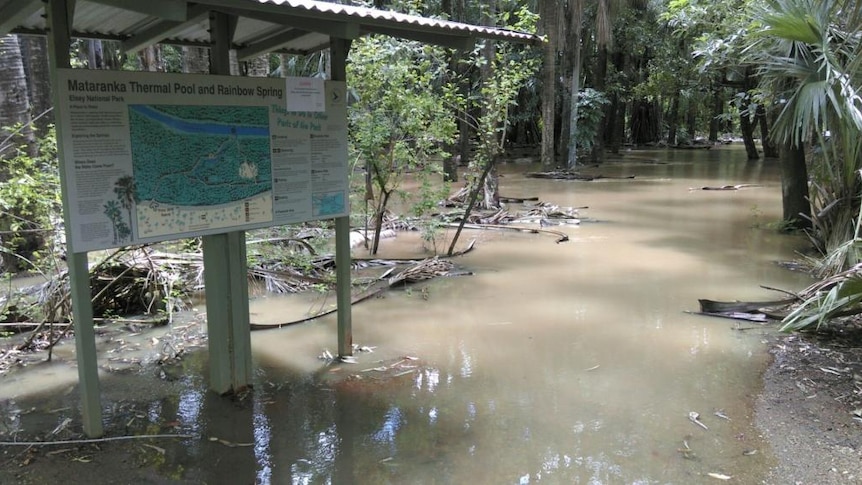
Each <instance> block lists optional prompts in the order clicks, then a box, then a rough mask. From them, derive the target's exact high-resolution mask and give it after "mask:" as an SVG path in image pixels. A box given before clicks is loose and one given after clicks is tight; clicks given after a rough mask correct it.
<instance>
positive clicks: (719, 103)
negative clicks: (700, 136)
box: [709, 86, 724, 143]
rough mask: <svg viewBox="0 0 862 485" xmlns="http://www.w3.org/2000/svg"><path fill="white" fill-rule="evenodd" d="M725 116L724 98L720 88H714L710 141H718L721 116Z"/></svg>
mask: <svg viewBox="0 0 862 485" xmlns="http://www.w3.org/2000/svg"><path fill="white" fill-rule="evenodd" d="M722 114H724V98H723V96H722V90H721V87H720V86H715V87H713V88H712V116H710V118H709V141H711V142H713V143H715V142H717V141H718V129H719V124H720V123H719V121H720V119H721V115H722Z"/></svg>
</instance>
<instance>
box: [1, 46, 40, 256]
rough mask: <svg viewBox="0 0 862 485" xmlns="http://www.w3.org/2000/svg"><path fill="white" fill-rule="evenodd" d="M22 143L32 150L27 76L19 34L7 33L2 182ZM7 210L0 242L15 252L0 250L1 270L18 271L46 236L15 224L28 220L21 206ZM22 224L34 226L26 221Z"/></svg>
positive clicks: (3, 69)
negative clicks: (8, 160)
mask: <svg viewBox="0 0 862 485" xmlns="http://www.w3.org/2000/svg"><path fill="white" fill-rule="evenodd" d="M16 125H20V127H16ZM13 130H17V131H13ZM22 145H25V146H26V151H27V152H31V153H32V152H33V150H34V148H33V147H34V146H35V143H34V139H33V131H32V130H31V126H30V101H29V96H28V94H27V79H26V76H25V74H24V62H23V60H22V58H21V48H20V46H19V43H18V36H17V35H5V36H2V37H0V183H7V181H8V179H9V175H10V174H9V169H8V165H7V163H6V161H5V160H7V159H11V158H14V157H15V156H16V155H17V148H18V147H21V146H22ZM8 212H9V214H4V213H3V212H0V246H2V247H3V248H4V249H8V250H10V251H11V253H12V254H6V253H5V252H0V263H2V264H0V270H2V271H10V272H16V271H18V270H20V269H23V268H24V266H23V265H22V262H23V260H28V259H30V258H31V256H32V255H33V253H34V252H35V251H38V250H39V249H42V248H43V247H44V246H45V239H44V237H43V235H42V233H40V232H26V233H19V232H17V230H16V229H14V226H17V225H19V223H20V222H21V221H23V220H26V219H25V218H26V217H28V214H21V213H20V208H18V207H12V208H9V209H8ZM13 224H14V225H13ZM23 228H24V229H32V227H31V226H29V225H26V224H25V225H24V227H23ZM40 229H41V228H40ZM16 255H18V256H20V257H21V258H23V260H22V259H18V257H16Z"/></svg>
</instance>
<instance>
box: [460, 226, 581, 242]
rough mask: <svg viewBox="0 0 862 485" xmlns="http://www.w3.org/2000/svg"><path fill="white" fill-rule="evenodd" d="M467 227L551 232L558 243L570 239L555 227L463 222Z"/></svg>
mask: <svg viewBox="0 0 862 485" xmlns="http://www.w3.org/2000/svg"><path fill="white" fill-rule="evenodd" d="M459 225H461V224H445V226H446V227H458V226H459ZM463 227H465V228H467V229H496V230H504V231H516V232H529V233H530V234H550V235H552V236H556V237H557V244H559V243H561V242H566V241H568V240H569V235H568V234H566V233H564V232H561V231H555V230H553V229H535V228H532V227H520V226H503V225H498V224H463Z"/></svg>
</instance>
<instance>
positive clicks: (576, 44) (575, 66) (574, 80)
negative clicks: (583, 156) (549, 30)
mask: <svg viewBox="0 0 862 485" xmlns="http://www.w3.org/2000/svg"><path fill="white" fill-rule="evenodd" d="M569 5H570V8H571V12H570V15H571V17H570V18H569V20H570V22H571V23H570V24H569V36H568V37H569V44H570V46H571V49H572V75H571V77H570V78H569V82H570V88H569V116H568V119H569V131H568V133H565V132H564V133H563V136H564V137H565V139H566V140H567V142H568V150H567V151H568V156H567V157H566V167H568V168H569V169H573V168H575V167H576V166H577V165H578V147H577V143H576V142H575V139H576V135H577V132H578V93H579V92H580V90H581V19H582V18H583V14H584V0H570V1H569Z"/></svg>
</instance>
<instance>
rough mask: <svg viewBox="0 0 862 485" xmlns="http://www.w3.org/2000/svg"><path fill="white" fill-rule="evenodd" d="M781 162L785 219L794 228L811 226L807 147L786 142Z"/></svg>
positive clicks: (782, 199)
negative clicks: (806, 163)
mask: <svg viewBox="0 0 862 485" xmlns="http://www.w3.org/2000/svg"><path fill="white" fill-rule="evenodd" d="M779 154H780V156H779V160H780V163H781V201H782V207H783V209H784V221H785V222H786V223H787V224H788V225H789V226H790V227H793V228H796V229H807V228H810V227H811V204H809V202H808V168H807V166H806V165H805V148H804V147H803V146H802V145H798V146H795V145H793V144H792V143H789V142H788V143H784V144H782V146H781V149H780V150H779Z"/></svg>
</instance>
